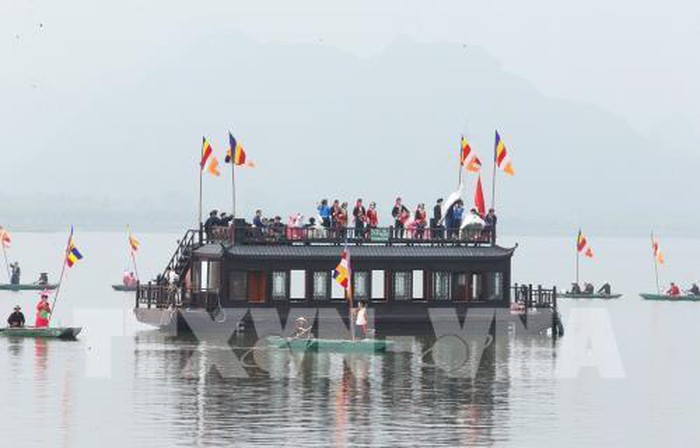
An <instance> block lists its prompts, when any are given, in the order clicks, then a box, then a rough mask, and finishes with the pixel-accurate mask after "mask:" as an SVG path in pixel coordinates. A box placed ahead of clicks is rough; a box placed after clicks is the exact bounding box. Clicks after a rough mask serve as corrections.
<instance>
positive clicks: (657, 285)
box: [651, 229, 661, 295]
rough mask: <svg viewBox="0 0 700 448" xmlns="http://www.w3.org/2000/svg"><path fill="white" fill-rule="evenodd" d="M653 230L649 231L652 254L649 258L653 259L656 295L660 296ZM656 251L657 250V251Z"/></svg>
mask: <svg viewBox="0 0 700 448" xmlns="http://www.w3.org/2000/svg"><path fill="white" fill-rule="evenodd" d="M654 244H655V242H654V229H652V230H651V247H652V252H651V257H652V258H653V259H654V276H655V278H656V293H657V294H659V295H660V294H661V288H660V287H659V261H658V260H657V258H656V253H655V251H654V247H655V246H654ZM657 251H658V249H657Z"/></svg>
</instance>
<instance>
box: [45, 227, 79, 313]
mask: <svg viewBox="0 0 700 448" xmlns="http://www.w3.org/2000/svg"><path fill="white" fill-rule="evenodd" d="M72 237H73V226H71V228H70V235H69V236H68V242H67V243H66V250H65V251H64V252H63V267H61V275H60V276H59V278H58V286H56V294H54V296H53V302H52V303H51V312H50V313H49V319H48V321H49V325H51V319H53V314H54V312H55V311H56V302H57V301H58V295H59V294H60V292H61V285H62V284H63V276H64V275H65V273H66V257H68V249H69V247H70V242H71V238H72Z"/></svg>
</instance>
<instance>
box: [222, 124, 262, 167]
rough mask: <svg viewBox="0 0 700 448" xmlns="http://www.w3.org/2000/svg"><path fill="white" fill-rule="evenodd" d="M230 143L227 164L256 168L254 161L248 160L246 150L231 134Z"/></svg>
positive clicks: (229, 136)
mask: <svg viewBox="0 0 700 448" xmlns="http://www.w3.org/2000/svg"><path fill="white" fill-rule="evenodd" d="M228 142H229V147H228V150H227V151H226V158H225V159H224V162H225V163H231V162H233V164H234V165H237V166H247V167H251V168H252V167H254V166H255V163H253V161H251V160H248V156H247V154H246V152H245V149H243V145H241V142H239V141H238V140H236V138H235V137H234V136H233V135H232V134H231V133H230V132H229V133H228Z"/></svg>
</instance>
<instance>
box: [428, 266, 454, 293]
mask: <svg viewBox="0 0 700 448" xmlns="http://www.w3.org/2000/svg"><path fill="white" fill-rule="evenodd" d="M432 280H433V283H432V286H433V287H432V291H431V292H430V296H431V297H432V298H433V299H434V300H450V297H451V295H452V294H451V291H450V290H451V289H452V288H451V287H450V286H451V285H450V283H451V280H452V276H451V274H450V273H449V272H446V271H436V272H433V279H432Z"/></svg>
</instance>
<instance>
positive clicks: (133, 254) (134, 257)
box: [126, 225, 140, 281]
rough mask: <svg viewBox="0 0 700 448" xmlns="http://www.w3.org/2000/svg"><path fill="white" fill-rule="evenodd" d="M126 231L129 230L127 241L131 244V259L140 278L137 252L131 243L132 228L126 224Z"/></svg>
mask: <svg viewBox="0 0 700 448" xmlns="http://www.w3.org/2000/svg"><path fill="white" fill-rule="evenodd" d="M126 231H127V240H128V241H127V243H128V244H129V253H130V254H131V261H132V262H133V263H134V273H135V274H136V280H137V281H138V280H139V278H140V277H139V268H138V267H137V266H136V253H135V252H134V248H133V246H132V245H131V228H130V227H129V226H128V225H127V226H126Z"/></svg>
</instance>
